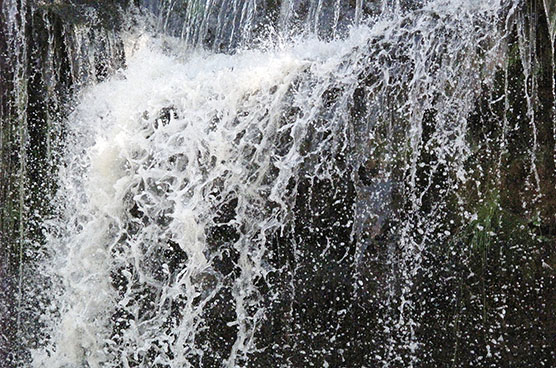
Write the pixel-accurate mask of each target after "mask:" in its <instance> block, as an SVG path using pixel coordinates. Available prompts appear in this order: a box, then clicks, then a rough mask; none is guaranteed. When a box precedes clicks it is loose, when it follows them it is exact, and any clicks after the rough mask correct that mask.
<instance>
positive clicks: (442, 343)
mask: <svg viewBox="0 0 556 368" xmlns="http://www.w3.org/2000/svg"><path fill="white" fill-rule="evenodd" d="M327 3H328V2H327ZM405 3H406V4H405V6H406V7H407V8H408V9H410V8H412V7H417V5H415V3H416V2H410V1H408V2H405ZM547 4H548V5H547ZM550 4H551V3H549V1H548V0H544V2H543V0H530V1H528V2H527V4H526V5H525V6H524V7H523V9H522V11H521V13H520V16H522V17H523V20H522V23H521V26H522V27H523V30H520V29H517V28H515V29H514V28H513V29H509V30H508V35H509V36H508V37H509V41H508V53H507V60H506V61H505V65H506V66H505V68H501V69H500V70H499V71H498V73H497V76H496V80H495V81H494V89H493V90H488V89H487V88H486V87H485V91H484V93H483V95H482V96H481V98H479V99H478V100H477V103H476V109H475V112H474V114H473V117H472V119H471V120H470V127H469V137H468V139H469V140H470V141H471V142H472V143H473V144H474V145H475V147H476V150H475V151H474V152H473V154H472V155H471V157H470V159H469V161H468V162H467V163H466V168H467V169H468V170H467V172H468V174H469V176H470V177H471V179H472V180H469V182H468V185H467V186H465V187H460V188H458V189H454V190H453V192H451V194H450V195H449V196H448V199H446V200H445V202H446V208H443V209H442V211H444V213H446V214H448V215H446V219H447V220H446V221H448V222H449V223H447V224H446V227H445V228H446V229H447V230H446V231H448V232H449V233H450V234H451V235H450V236H449V237H448V238H447V239H446V240H443V241H439V242H438V244H436V245H435V246H433V247H430V248H428V249H426V250H424V251H423V254H422V255H421V256H422V258H423V261H422V265H421V267H420V268H419V269H418V270H417V271H416V274H415V275H413V276H412V279H411V280H407V279H404V278H403V277H402V273H403V271H404V269H403V267H404V264H403V263H404V262H408V261H407V260H404V259H403V257H402V256H401V254H402V253H403V249H401V248H400V246H398V245H396V240H397V238H398V237H399V233H400V229H402V228H403V225H404V223H405V222H407V221H417V220H416V219H414V218H409V217H408V216H405V214H406V213H407V212H408V211H407V210H408V208H409V206H410V204H409V203H408V199H407V198H404V196H403V192H404V188H403V184H400V183H402V182H403V178H402V177H401V176H402V174H401V173H397V175H394V177H392V178H388V179H386V178H383V177H381V170H380V165H381V162H380V160H379V159H369V160H368V161H367V163H366V165H364V166H360V167H353V168H351V172H353V173H354V175H352V176H350V177H341V176H333V177H331V178H330V179H328V180H324V179H319V180H311V179H309V178H308V177H302V178H300V179H299V182H298V183H296V184H297V188H298V194H297V197H296V200H295V204H294V208H293V215H294V220H293V227H292V228H291V229H289V230H288V231H285V232H284V233H283V234H275V235H274V236H273V237H272V238H271V239H269V241H268V243H269V244H268V248H269V250H270V251H271V256H270V257H269V262H271V263H273V266H274V268H275V269H279V270H280V271H279V272H276V273H275V274H271V275H269V276H268V277H269V280H268V283H267V281H265V280H262V279H261V280H259V281H258V282H257V283H256V288H257V291H258V293H259V294H260V295H261V298H262V299H263V300H264V302H263V305H264V307H265V308H266V310H267V316H266V317H265V318H264V319H263V322H262V325H261V326H260V327H259V328H258V330H257V335H256V339H257V341H259V343H260V345H261V346H264V347H265V349H261V351H259V352H257V353H254V354H253V355H252V356H249V357H245V359H244V361H241V364H243V365H244V366H246V367H267V366H268V367H271V366H277V367H305V366H317V367H324V366H330V367H363V366H378V365H379V364H380V362H382V361H383V360H384V359H385V358H387V357H388V354H389V349H394V350H396V351H397V352H398V353H399V356H400V357H401V359H399V360H394V361H391V363H390V365H389V366H391V367H405V366H408V364H410V362H411V361H412V359H415V357H417V358H416V360H417V361H418V362H419V363H418V364H417V366H421V367H435V366H445V365H450V366H453V367H469V366H484V367H501V366H508V367H538V366H547V367H549V366H554V365H555V364H556V355H555V354H556V353H555V352H556V339H555V336H554V334H555V331H556V317H555V315H554V311H555V310H556V300H555V298H554V295H555V292H556V188H555V183H556V177H555V176H556V173H555V161H554V158H555V155H554V152H555V141H554V139H555V136H554V130H555V110H554V106H555V96H554V80H555V75H556V71H555V70H554V62H555V57H554V54H553V52H554V45H553V44H552V45H551V43H553V42H554V39H553V34H554V32H555V31H554V29H555V28H554V19H555V18H554V17H555V16H556V15H554V14H555V13H554V9H553V6H552V5H550ZM124 5H125V4H123V3H122V4H120V3H119V2H111V1H102V2H93V4H91V2H88V1H73V2H65V3H59V2H57V3H52V4H49V5H41V6H38V7H30V8H29V9H19V11H20V14H25V15H24V19H25V20H26V25H25V28H24V30H25V32H24V38H23V39H22V40H21V41H22V44H21V45H22V46H24V47H25V50H26V53H24V54H17V53H15V52H14V50H13V46H12V44H11V42H12V41H13V40H11V39H8V37H7V35H8V34H9V32H8V27H9V25H10V21H9V20H8V19H7V13H6V11H3V12H0V27H2V28H0V55H1V56H2V57H0V67H1V74H0V93H1V94H2V101H1V103H0V115H1V118H2V127H1V133H2V137H1V138H2V140H1V148H0V155H1V157H0V159H1V166H0V203H1V204H2V209H1V211H2V212H1V214H0V241H1V248H0V258H1V260H0V331H2V334H1V335H0V367H12V366H17V364H21V363H20V362H21V361H24V360H25V359H26V358H27V357H26V354H27V352H28V349H29V348H32V347H35V346H37V345H38V344H39V343H40V340H41V338H43V337H44V336H41V334H40V330H41V326H42V325H41V322H40V321H39V320H38V319H37V317H36V316H37V315H39V314H40V313H38V312H37V311H39V310H40V309H41V308H45V305H46V304H47V301H46V299H44V298H43V296H33V295H30V298H29V299H19V298H20V294H26V293H29V294H31V293H32V292H33V291H32V290H28V289H25V288H23V289H21V287H20V285H19V280H20V278H21V280H22V281H23V283H24V284H25V280H27V279H29V278H32V277H35V276H36V277H38V276H37V275H36V274H35V273H34V272H33V270H32V267H33V265H34V264H35V263H34V261H35V258H37V257H40V255H41V253H42V252H43V250H41V246H42V242H43V237H42V233H41V223H42V220H43V219H44V218H45V217H47V216H48V214H50V213H51V212H52V211H53V209H52V208H51V207H50V205H49V203H48V201H45V200H44V198H48V196H49V195H50V194H51V193H52V192H53V191H55V190H56V185H55V183H54V182H53V181H52V180H51V178H53V177H55V164H56V155H58V154H60V152H61V151H62V150H63V139H64V129H63V123H62V122H63V118H64V116H66V115H67V112H68V109H69V106H68V103H69V102H70V101H71V96H72V94H73V93H74V92H75V90H76V89H78V88H79V87H80V86H81V85H82V84H84V83H87V82H88V81H100V80H103V79H104V78H106V77H108V76H110V74H111V73H112V72H113V70H115V69H116V68H118V67H120V66H123V64H124V60H123V51H122V50H121V49H122V45H121V43H120V41H119V39H118V37H117V30H118V29H119V27H120V25H121V19H119V16H118V8H119V7H123V6H124ZM147 5H149V4H147ZM182 5H183V4H182ZM151 6H152V7H154V6H159V5H155V4H151ZM183 6H185V5H183ZM296 6H297V7H298V9H297V13H298V14H300V15H299V16H302V14H303V13H304V12H308V11H309V8H310V7H309V5H308V4H307V3H305V2H299V3H298V4H297V5H296ZM345 6H346V9H347V8H349V9H352V8H353V7H350V6H349V5H345ZM279 9H280V2H275V1H267V2H266V8H263V9H262V10H261V13H262V14H266V13H268V14H270V16H271V17H272V16H274V17H275V18H276V14H277V12H278V11H279ZM178 10H179V9H178ZM91 11H94V12H95V14H97V15H98V18H96V20H94V21H93V20H91V19H90V18H89V17H88V16H87V14H89V12H91ZM364 11H365V12H366V13H368V14H372V13H373V12H375V11H378V10H376V9H375V7H373V5H372V2H370V4H369V5H367V7H366V8H365V9H364ZM345 13H346V14H348V13H349V11H348V10H345ZM179 20H180V19H179V14H178V13H176V15H175V19H174V18H171V19H170V21H169V23H168V24H170V25H172V24H174V26H176V25H179V24H180V23H179ZM209 24H210V22H209ZM74 26H79V27H81V26H83V27H86V29H88V32H89V33H88V36H87V38H88V39H89V40H90V41H91V45H92V48H91V49H90V50H89V51H87V52H92V53H93V58H92V59H93V60H95V62H94V65H89V66H87V67H84V68H80V67H79V66H78V65H77V64H75V61H76V59H78V58H79V57H80V55H82V54H83V52H84V51H83V50H80V49H78V43H76V42H75V37H76V35H75V34H73V33H72V31H71V30H72V27H74ZM214 32H215V31H214ZM520 33H524V34H520ZM208 35H209V36H208V38H206V39H204V40H202V43H205V44H206V45H207V46H208V47H210V48H213V49H217V50H227V49H228V47H232V46H233V45H237V44H239V41H238V40H234V41H233V42H232V44H231V45H226V44H222V45H220V46H219V45H217V44H216V43H217V42H219V40H220V41H221V42H224V41H222V38H218V37H219V36H218V35H215V34H212V35H211V33H210V32H208ZM551 35H552V36H551ZM551 37H552V39H551ZM524 40H527V41H529V42H528V43H526V44H520V42H524ZM108 44H111V45H112V46H116V47H115V48H112V49H113V50H115V51H113V52H108V51H107V49H108V47H107V45H108ZM520 47H521V49H520ZM232 48H233V47H232ZM523 52H525V53H528V54H529V55H528V56H529V59H530V64H525V63H523V60H524V58H523V55H521V54H523ZM18 63H19V65H22V66H23V68H24V69H23V70H22V71H21V73H22V75H23V76H24V78H23V79H18V78H16V76H15V74H16V72H17V71H18V69H17V68H16V64H18ZM79 70H81V73H80V72H78V71H79ZM369 78H370V77H369ZM16 83H21V84H22V85H24V86H25V90H24V91H25V92H17V91H21V89H18V87H17V86H16ZM362 84H364V81H363V82H362ZM526 91H527V95H526ZM18 93H19V94H18ZM21 93H23V94H24V95H23V97H22V95H21ZM328 93H329V96H330V97H329V98H330V101H331V104H332V102H333V101H334V98H335V94H334V91H329V92H328ZM355 93H356V94H358V93H359V94H361V91H356V92H355ZM361 96H362V95H359V96H354V101H356V102H355V103H354V106H353V111H352V115H353V118H354V119H359V118H361V116H363V115H364V114H363V112H362V110H363V109H365V103H364V101H359V100H358V99H362V98H363V97H361ZM21 101H24V103H25V107H24V108H22V107H21V106H18V103H20V102H21ZM357 101H359V103H357ZM528 103H529V104H528ZM22 111H25V114H26V115H25V116H22V114H21V113H22ZM174 113H175V112H174V111H173V110H172V108H168V110H165V111H162V112H161V117H160V125H161V126H163V125H164V124H165V122H167V121H169V120H170V119H171V116H172V114H174ZM434 119H435V111H432V110H431V111H428V112H427V113H426V114H424V117H423V127H424V128H423V132H422V134H423V140H424V141H425V142H426V141H428V140H429V139H430V137H431V136H432V135H433V134H434V129H435V126H434V124H433V123H432V122H433V121H434ZM503 121H507V122H508V123H507V126H506V125H504V124H501V122H503ZM533 126H534V129H533ZM435 159H436V158H435V157H434V156H433V155H432V154H429V153H427V152H425V153H423V155H422V156H421V157H420V160H421V162H423V163H424V164H425V165H423V167H422V168H421V169H420V170H419V171H418V173H417V176H418V177H420V178H422V180H421V181H420V183H421V184H417V185H421V186H422V188H421V189H422V190H423V192H425V191H426V189H425V187H427V188H428V187H431V188H433V189H430V190H428V189H427V190H428V191H427V192H426V195H425V196H424V198H423V204H422V207H421V212H420V213H419V215H422V216H423V218H426V217H427V216H430V215H431V214H432V213H433V212H434V211H436V210H437V208H436V207H435V205H436V204H437V202H438V198H440V197H443V196H444V195H445V192H446V191H448V190H451V188H447V185H448V184H447V182H446V180H445V175H444V172H446V171H447V170H448V169H446V168H440V169H439V170H438V171H437V172H436V173H432V174H431V172H429V171H428V170H430V169H429V168H428V166H427V163H430V162H432V161H434V160H435ZM338 162H341V163H342V164H343V165H347V166H349V165H350V164H351V163H350V161H349V159H342V158H340V159H338ZM368 193H378V194H377V200H376V201H375V202H372V203H370V204H369V203H364V204H363V203H362V202H361V199H360V197H361V196H365V197H367V196H368ZM236 206H237V200H236V199H230V200H229V202H227V203H226V204H225V205H223V206H222V208H220V209H219V212H218V213H217V214H216V220H215V223H217V224H219V225H216V226H214V227H212V228H211V229H210V230H209V231H208V233H207V234H205V235H206V237H207V239H208V240H207V241H208V243H209V244H210V245H211V246H213V247H217V248H219V249H225V250H226V252H225V253H226V254H227V255H228V257H226V258H222V259H220V260H217V261H216V266H215V268H216V270H215V272H214V273H213V274H208V273H207V274H206V275H203V276H202V277H200V280H199V283H200V284H202V285H205V287H206V289H207V290H212V288H213V287H214V284H215V283H216V281H215V280H219V279H221V278H222V277H223V276H222V275H230V274H234V272H237V270H235V267H236V266H235V264H236V260H237V257H238V255H237V252H236V251H235V250H234V248H233V246H232V245H231V244H233V243H234V241H235V240H237V232H238V231H239V230H238V229H237V228H234V227H233V226H230V225H229V224H228V223H229V222H230V220H231V219H233V218H234V216H235V210H236ZM369 206H371V207H372V208H371V209H369ZM365 210H368V211H369V213H373V214H378V216H375V217H373V216H371V215H370V214H365ZM462 211H469V212H470V213H476V214H477V218H474V219H466V218H463V219H462V217H464V216H462V215H461V213H462ZM130 218H132V221H130V227H133V226H142V225H143V222H142V221H146V220H144V219H143V214H142V213H141V211H140V210H139V209H138V208H136V207H133V208H132V209H131V210H130ZM450 220H452V222H450ZM161 221H163V220H161ZM160 226H164V224H163V223H161V224H160ZM130 232H131V230H130ZM354 234H356V236H354ZM294 249H295V251H294ZM160 259H162V260H167V261H168V262H167V263H168V265H169V267H170V270H171V271H172V269H174V268H178V267H179V266H180V265H182V264H184V263H185V262H186V261H187V255H186V254H185V253H184V252H183V251H182V250H181V249H180V248H179V247H177V246H176V244H175V243H172V241H171V240H169V241H168V247H167V249H166V251H165V252H164V254H156V255H152V258H151V259H150V261H152V262H157V261H158V260H160ZM409 262H410V261H409ZM22 267H23V268H22ZM118 277H119V276H118V272H114V275H113V286H114V287H115V288H118V286H121V285H123V284H124V283H125V280H123V279H119V278H118ZM45 282H46V281H45ZM268 284H272V285H273V288H272V289H270V288H269V286H268ZM232 288H233V285H231V284H224V290H223V291H222V292H220V293H219V294H218V297H217V298H214V299H212V300H211V301H210V303H209V305H207V306H206V307H205V311H206V312H205V315H204V316H203V318H204V324H205V325H206V327H207V328H206V329H205V330H204V331H203V332H200V333H199V336H198V338H199V340H200V341H202V344H201V345H203V346H205V347H206V350H207V353H206V355H205V356H204V358H203V360H202V361H199V362H197V363H198V365H199V366H204V367H219V366H221V365H222V362H223V359H225V358H226V357H227V356H228V355H229V352H230V350H231V349H232V346H231V345H232V344H233V341H234V336H235V335H236V334H237V329H238V327H237V326H235V325H233V324H231V322H233V321H234V318H235V315H234V313H235V312H234V310H233V307H232V306H231V305H230V304H229V303H228V302H229V300H231V299H232V298H233V297H232V294H233V290H232ZM405 288H407V289H408V290H409V291H407V292H405V291H402V289H405ZM22 290H23V291H22ZM401 296H403V297H404V298H408V299H410V302H411V303H412V310H411V313H412V317H413V318H414V319H415V320H416V321H417V325H416V326H413V327H412V328H413V329H414V334H415V336H416V341H417V346H416V347H411V346H408V345H407V341H409V340H408V339H409V338H408V337H407V336H397V337H396V336H395V337H392V335H391V334H390V333H389V332H388V331H385V329H386V327H389V326H386V325H385V322H384V316H389V318H390V319H391V320H397V319H399V318H400V317H401V313H400V312H399V310H400V308H402V305H401V304H402V302H401V299H402V298H401ZM137 298H138V299H139V298H143V299H144V300H145V302H144V304H143V306H146V307H145V308H146V309H147V310H146V312H145V313H149V311H148V305H147V303H148V300H149V296H148V295H138V296H137ZM387 298H392V301H391V302H390V303H389V304H388V307H389V308H390V309H389V310H385V304H384V300H385V299H387ZM21 300H23V304H24V305H21V303H20V301H21ZM138 304H141V303H138ZM173 308H174V310H173V316H174V317H172V316H171V317H169V318H170V319H171V318H177V317H178V316H179V315H180V313H181V312H180V308H181V305H180V301H176V303H175V306H174V307H173ZM121 317H122V315H120V314H118V312H116V313H115V314H114V316H113V318H112V319H113V320H114V321H116V320H118V319H119V318H121ZM123 328H126V326H119V325H118V326H116V327H114V335H117V334H118V332H119V329H123ZM22 331H26V333H22ZM400 334H401V335H403V334H410V332H408V331H405V330H400ZM149 354H150V355H149ZM154 354H155V353H154V352H149V353H147V354H146V357H145V359H144V360H143V362H149V364H151V363H152V362H153V361H154V358H153V357H154ZM139 364H140V362H139V361H136V362H131V365H132V366H139ZM152 364H154V363H152ZM22 366H24V364H23V365H22ZM153 366H154V365H153Z"/></svg>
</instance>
